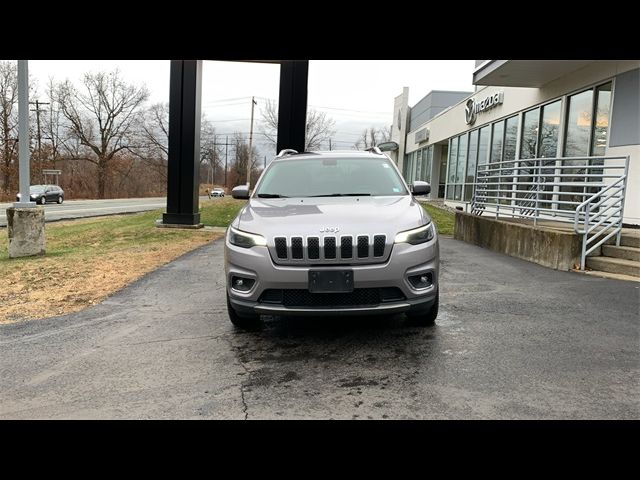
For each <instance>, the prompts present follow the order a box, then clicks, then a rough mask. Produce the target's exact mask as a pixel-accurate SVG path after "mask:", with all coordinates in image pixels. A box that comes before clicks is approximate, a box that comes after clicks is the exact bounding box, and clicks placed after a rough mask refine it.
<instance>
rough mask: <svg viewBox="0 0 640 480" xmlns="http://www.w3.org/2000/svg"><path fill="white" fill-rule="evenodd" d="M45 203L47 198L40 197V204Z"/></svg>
mask: <svg viewBox="0 0 640 480" xmlns="http://www.w3.org/2000/svg"><path fill="white" fill-rule="evenodd" d="M45 203H47V199H46V197H42V198H41V199H40V205H44V204H45Z"/></svg>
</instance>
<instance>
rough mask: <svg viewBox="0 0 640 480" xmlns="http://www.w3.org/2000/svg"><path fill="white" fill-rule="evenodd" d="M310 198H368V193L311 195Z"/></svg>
mask: <svg viewBox="0 0 640 480" xmlns="http://www.w3.org/2000/svg"><path fill="white" fill-rule="evenodd" d="M311 196H312V197H370V196H371V194H370V193H327V194H325V195H311Z"/></svg>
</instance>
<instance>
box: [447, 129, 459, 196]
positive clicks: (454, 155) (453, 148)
mask: <svg viewBox="0 0 640 480" xmlns="http://www.w3.org/2000/svg"><path fill="white" fill-rule="evenodd" d="M457 162H458V137H455V138H452V139H451V145H450V147H449V165H448V172H447V198H448V199H453V194H454V186H453V184H454V183H455V176H456V167H457Z"/></svg>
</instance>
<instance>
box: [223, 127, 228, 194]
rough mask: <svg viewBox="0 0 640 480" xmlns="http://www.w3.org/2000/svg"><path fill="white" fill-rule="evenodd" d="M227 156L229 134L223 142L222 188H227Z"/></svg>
mask: <svg viewBox="0 0 640 480" xmlns="http://www.w3.org/2000/svg"><path fill="white" fill-rule="evenodd" d="M228 158H229V135H227V139H226V140H225V142H224V188H227V159H228Z"/></svg>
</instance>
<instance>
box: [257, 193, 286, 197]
mask: <svg viewBox="0 0 640 480" xmlns="http://www.w3.org/2000/svg"><path fill="white" fill-rule="evenodd" d="M258 197H259V198H289V197H287V196H286V195H280V194H279V193H259V194H258Z"/></svg>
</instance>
